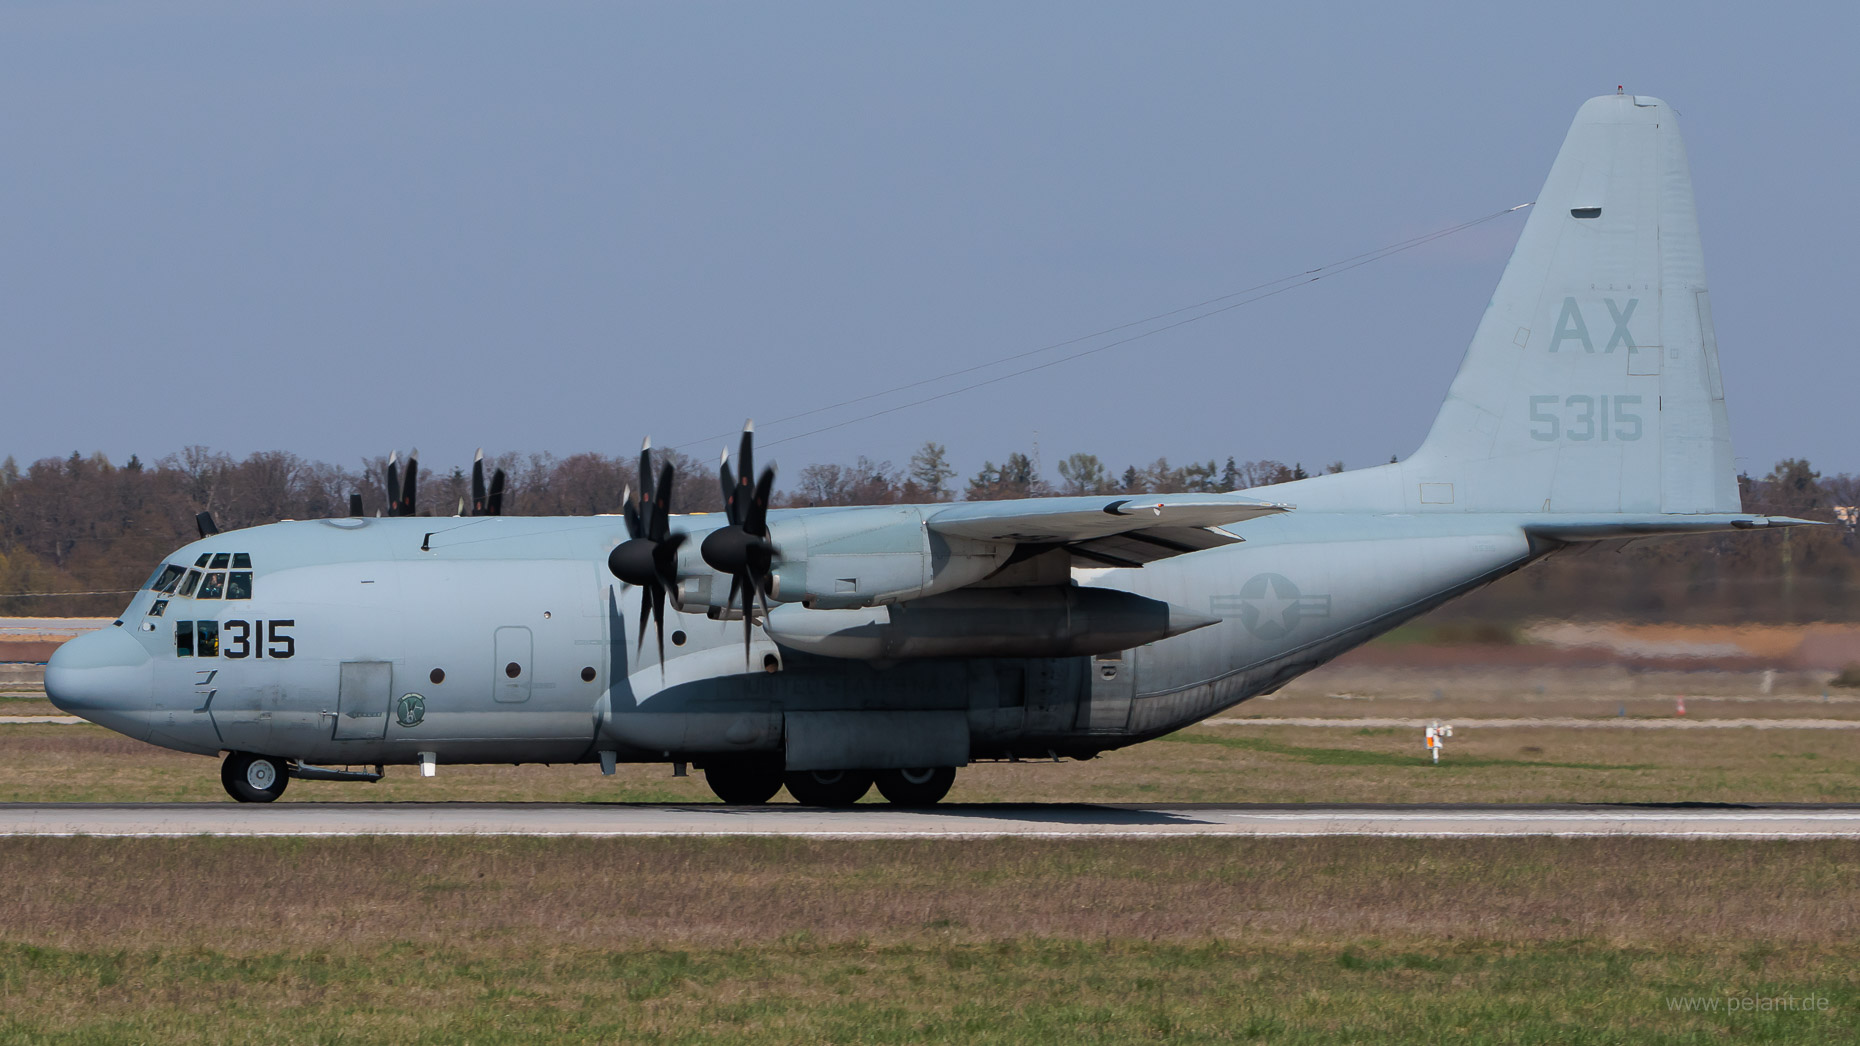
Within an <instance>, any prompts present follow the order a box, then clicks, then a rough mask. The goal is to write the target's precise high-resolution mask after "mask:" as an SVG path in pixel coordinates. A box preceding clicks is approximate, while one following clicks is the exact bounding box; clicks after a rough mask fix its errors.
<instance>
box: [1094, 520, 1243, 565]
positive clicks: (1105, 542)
mask: <svg viewBox="0 0 1860 1046" xmlns="http://www.w3.org/2000/svg"><path fill="white" fill-rule="evenodd" d="M1239 542H1240V539H1239V538H1237V537H1234V536H1233V535H1232V534H1229V533H1227V532H1225V531H1221V530H1214V529H1211V528H1208V527H1152V528H1150V529H1148V530H1132V531H1128V532H1126V533H1123V534H1111V535H1109V536H1107V537H1101V538H1092V539H1091V540H1089V541H1075V542H1072V543H1071V544H1069V545H1067V546H1066V551H1067V552H1070V553H1071V554H1072V556H1073V558H1074V559H1075V560H1077V561H1079V565H1081V566H1096V567H1140V566H1142V565H1144V564H1145V563H1154V562H1156V561H1157V560H1159V559H1168V558H1169V557H1171V556H1181V555H1186V554H1188V553H1190V552H1202V551H1205V550H1207V549H1210V548H1220V547H1221V546H1222V545H1234V544H1238V543H1239Z"/></svg>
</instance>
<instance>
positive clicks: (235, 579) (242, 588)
mask: <svg viewBox="0 0 1860 1046" xmlns="http://www.w3.org/2000/svg"><path fill="white" fill-rule="evenodd" d="M226 598H227V599H251V598H252V572H251V571H250V570H235V571H233V572H232V573H230V574H228V575H226Z"/></svg>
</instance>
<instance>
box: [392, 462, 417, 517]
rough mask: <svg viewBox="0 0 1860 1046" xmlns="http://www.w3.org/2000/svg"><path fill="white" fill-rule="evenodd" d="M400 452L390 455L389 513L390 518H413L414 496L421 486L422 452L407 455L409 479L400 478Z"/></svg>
mask: <svg viewBox="0 0 1860 1046" xmlns="http://www.w3.org/2000/svg"><path fill="white" fill-rule="evenodd" d="M399 460H400V452H399V451H393V452H391V453H389V454H388V461H387V493H388V512H387V514H388V515H390V516H411V515H413V514H414V512H413V510H414V495H415V494H416V493H417V492H418V490H419V486H420V452H419V451H417V450H416V451H412V452H411V453H409V454H408V455H407V477H406V479H405V480H403V479H401V476H400V467H399V464H398V462H399Z"/></svg>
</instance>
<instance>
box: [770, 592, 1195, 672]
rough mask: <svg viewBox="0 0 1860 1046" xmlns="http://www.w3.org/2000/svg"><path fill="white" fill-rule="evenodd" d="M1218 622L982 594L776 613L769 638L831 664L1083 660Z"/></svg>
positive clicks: (1130, 600) (1163, 606)
mask: <svg viewBox="0 0 1860 1046" xmlns="http://www.w3.org/2000/svg"><path fill="white" fill-rule="evenodd" d="M1219 620H1220V619H1219V618H1216V617H1209V616H1207V615H1205V614H1196V613H1193V612H1191V611H1188V610H1184V609H1182V608H1181V607H1178V606H1173V605H1171V604H1169V603H1165V602H1162V601H1161V600H1156V599H1149V598H1146V597H1144V596H1139V595H1136V594H1135V593H1131V592H1122V591H1118V590H1116V589H1106V588H1081V587H1077V586H1071V585H1050V586H1041V587H1037V588H973V589H967V590H964V591H961V592H950V593H945V594H943V595H938V596H930V597H927V598H924V599H917V600H912V601H910V602H908V603H899V604H896V605H894V606H882V607H865V608H859V609H851V610H809V609H807V608H805V607H801V606H794V605H792V604H790V605H786V606H781V607H777V608H775V609H774V610H773V611H772V612H771V613H770V614H769V620H768V625H767V629H768V634H769V638H771V639H773V640H775V641H776V642H777V643H780V644H782V645H783V646H789V647H793V648H795V649H797V650H804V651H807V652H808V653H813V654H820V655H822V656H825V657H842V658H852V659H857V660H862V661H888V660H902V659H906V658H920V657H1081V656H1086V655H1091V654H1105V653H1110V652H1111V651H1114V650H1128V649H1130V648H1131V647H1135V646H1141V645H1143V644H1144V643H1153V642H1155V641H1156V640H1159V639H1167V638H1169V637H1170V636H1177V635H1181V634H1182V633H1184V632H1188V631H1192V630H1193V629H1197V628H1201V627H1203V626H1206V625H1212V624H1214V623H1215V622H1217V621H1219Z"/></svg>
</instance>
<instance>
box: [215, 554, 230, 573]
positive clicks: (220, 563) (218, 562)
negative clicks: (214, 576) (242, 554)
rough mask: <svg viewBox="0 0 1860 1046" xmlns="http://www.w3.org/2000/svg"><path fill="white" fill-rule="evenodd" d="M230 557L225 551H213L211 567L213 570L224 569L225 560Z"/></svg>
mask: <svg viewBox="0 0 1860 1046" xmlns="http://www.w3.org/2000/svg"><path fill="white" fill-rule="evenodd" d="M231 558H232V556H231V555H229V554H227V553H225V552H215V553H214V554H213V569H214V570H225V569H226V561H227V560H228V559H231Z"/></svg>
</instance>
